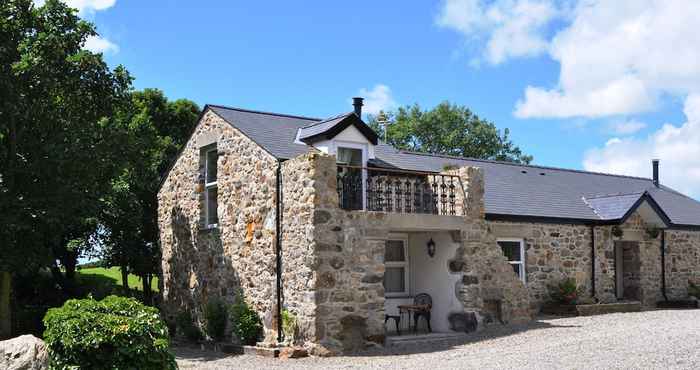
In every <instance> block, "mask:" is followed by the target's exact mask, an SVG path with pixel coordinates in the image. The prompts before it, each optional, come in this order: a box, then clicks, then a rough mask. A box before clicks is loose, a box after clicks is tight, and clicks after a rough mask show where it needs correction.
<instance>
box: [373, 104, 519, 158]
mask: <svg viewBox="0 0 700 370" xmlns="http://www.w3.org/2000/svg"><path fill="white" fill-rule="evenodd" d="M385 119H386V121H387V122H388V123H389V124H388V129H387V141H388V143H389V144H392V145H393V146H395V147H397V148H399V149H405V150H412V151H417V152H425V153H435V154H445V155H454V156H460V157H470V158H480V159H492V160H499V161H507V162H518V163H530V161H532V156H530V155H525V154H523V152H522V150H521V149H520V148H519V147H518V146H516V145H515V144H513V142H512V141H511V140H510V139H509V137H508V135H509V133H510V132H509V130H508V129H507V128H506V129H505V130H504V131H503V133H501V131H500V130H498V128H496V126H495V125H494V124H493V123H491V122H489V121H486V120H483V119H481V118H479V117H478V116H477V115H475V114H474V113H472V112H471V111H470V110H469V109H468V108H466V107H463V106H458V105H453V104H450V103H449V102H442V103H440V104H439V105H438V106H437V107H435V108H433V109H432V110H428V111H425V110H422V109H421V108H420V107H419V106H418V104H414V105H412V106H405V107H400V108H399V109H398V110H397V111H396V112H389V113H388V114H386V117H385ZM369 121H370V122H369V125H370V126H371V127H372V128H374V129H375V130H376V131H377V132H383V129H384V128H383V125H384V124H383V123H381V122H379V121H380V119H379V117H370V120H369Z"/></svg>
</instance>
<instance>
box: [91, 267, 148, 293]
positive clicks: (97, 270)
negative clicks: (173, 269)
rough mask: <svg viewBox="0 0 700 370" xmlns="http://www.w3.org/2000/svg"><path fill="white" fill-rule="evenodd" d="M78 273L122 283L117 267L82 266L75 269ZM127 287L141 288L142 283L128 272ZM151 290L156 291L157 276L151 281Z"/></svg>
mask: <svg viewBox="0 0 700 370" xmlns="http://www.w3.org/2000/svg"><path fill="white" fill-rule="evenodd" d="M77 272H78V274H80V275H100V276H104V277H107V278H109V279H113V280H115V283H116V285H119V286H121V285H122V273H121V270H120V269H119V267H110V268H104V267H92V268H83V269H80V270H78V271H77ZM128 280H129V288H131V289H136V290H143V283H142V282H141V279H140V278H139V277H138V276H136V275H133V274H129V278H128ZM151 290H153V291H154V292H157V291H158V278H157V277H154V278H153V280H152V281H151Z"/></svg>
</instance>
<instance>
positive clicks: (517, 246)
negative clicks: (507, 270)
mask: <svg viewBox="0 0 700 370" xmlns="http://www.w3.org/2000/svg"><path fill="white" fill-rule="evenodd" d="M498 245H499V246H500V247H501V250H502V251H503V255H504V256H506V258H508V263H510V265H511V266H512V267H513V271H515V274H516V275H518V278H520V280H522V281H523V283H524V282H525V243H524V241H523V240H522V239H498Z"/></svg>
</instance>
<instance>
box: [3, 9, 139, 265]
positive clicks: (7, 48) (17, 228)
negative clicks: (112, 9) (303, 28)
mask: <svg viewBox="0 0 700 370" xmlns="http://www.w3.org/2000/svg"><path fill="white" fill-rule="evenodd" d="M94 35H96V31H95V28H94V26H93V25H92V24H90V23H88V22H85V21H83V20H81V19H80V18H79V17H78V16H77V11H76V10H73V9H70V8H68V7H66V5H64V4H63V3H62V2H61V1H58V0H47V1H46V2H45V4H44V5H43V6H41V7H35V6H34V4H33V2H32V1H31V0H6V1H3V2H0V256H2V259H0V265H2V266H0V270H5V271H10V272H21V271H27V270H32V269H36V268H38V267H41V266H47V265H53V266H54V267H56V269H55V270H56V271H60V270H59V269H58V268H57V267H58V265H59V264H62V265H63V267H64V269H65V270H66V271H67V272H68V275H70V274H71V273H72V271H71V270H72V268H73V267H74V265H75V263H69V261H70V260H73V261H75V258H76V254H75V253H70V252H68V253H67V249H70V248H74V247H78V248H80V243H73V244H72V245H69V241H71V240H74V239H79V238H84V236H85V234H86V231H85V230H86V227H87V226H88V225H89V224H90V218H92V217H93V216H94V215H96V214H98V210H99V207H100V204H101V202H100V198H101V196H102V194H105V193H106V192H107V190H109V189H110V187H111V179H112V178H113V177H114V174H115V171H116V170H118V169H119V168H120V163H121V157H120V149H119V145H118V143H119V141H120V139H121V135H120V134H119V130H118V129H117V127H116V126H115V125H114V122H113V121H112V119H111V118H110V117H112V115H113V113H114V112H115V110H117V109H118V108H119V107H120V106H121V105H122V104H123V103H124V102H126V101H127V100H126V99H127V98H128V92H129V91H130V88H131V77H130V76H129V74H128V72H127V71H126V70H125V69H124V68H123V67H121V66H119V67H117V68H115V69H113V70H110V68H109V67H108V66H107V65H106V64H105V62H104V61H103V59H102V56H101V55H100V54H93V53H91V52H89V51H87V50H84V49H83V46H84V44H85V41H86V39H87V38H88V37H90V36H94ZM73 251H75V249H73ZM57 260H59V261H60V262H56V261H57Z"/></svg>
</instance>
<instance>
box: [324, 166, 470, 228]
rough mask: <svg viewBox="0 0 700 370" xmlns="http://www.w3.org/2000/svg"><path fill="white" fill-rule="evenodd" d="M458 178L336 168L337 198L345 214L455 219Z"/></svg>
mask: <svg viewBox="0 0 700 370" xmlns="http://www.w3.org/2000/svg"><path fill="white" fill-rule="evenodd" d="M458 188H459V189H461V184H460V180H459V177H458V176H453V175H447V174H437V173H430V172H413V171H402V170H392V169H383V168H382V169H380V168H367V167H357V166H346V165H338V198H339V200H340V207H341V208H342V209H345V210H367V211H375V212H388V213H406V214H433V215H449V216H454V215H457V211H458V208H459V207H457V206H456V198H457V196H456V192H457V190H458Z"/></svg>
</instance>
